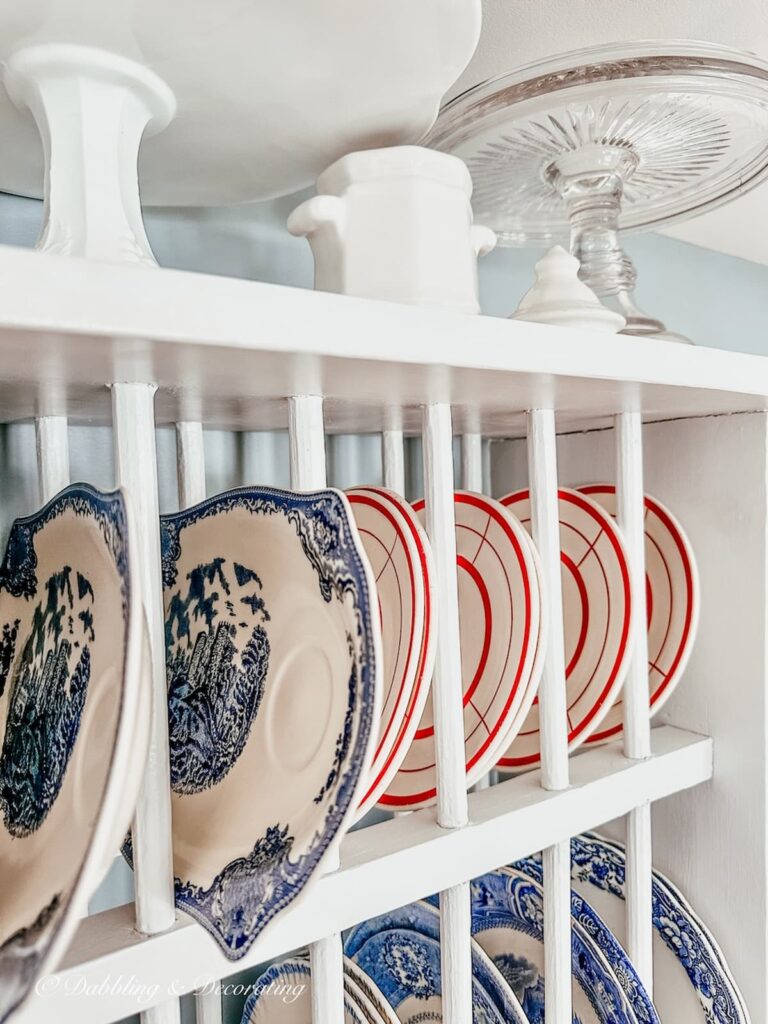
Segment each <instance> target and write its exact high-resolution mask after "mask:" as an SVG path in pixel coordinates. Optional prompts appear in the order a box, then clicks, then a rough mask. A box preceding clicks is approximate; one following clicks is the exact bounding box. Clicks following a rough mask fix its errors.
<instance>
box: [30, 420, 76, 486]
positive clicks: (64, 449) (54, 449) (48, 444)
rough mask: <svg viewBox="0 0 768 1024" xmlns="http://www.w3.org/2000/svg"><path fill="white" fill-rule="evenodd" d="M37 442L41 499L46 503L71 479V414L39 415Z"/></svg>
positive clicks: (36, 428) (36, 433)
mask: <svg viewBox="0 0 768 1024" xmlns="http://www.w3.org/2000/svg"><path fill="white" fill-rule="evenodd" d="M35 442H36V447H37V479H38V483H39V487H40V501H41V502H43V503H45V502H46V501H50V500H51V498H52V497H53V496H54V495H55V494H58V492H59V491H60V490H62V488H64V487H66V486H67V484H68V483H69V481H70V479H71V478H70V472H69V439H68V437H67V417H66V416H38V417H37V418H36V419H35Z"/></svg>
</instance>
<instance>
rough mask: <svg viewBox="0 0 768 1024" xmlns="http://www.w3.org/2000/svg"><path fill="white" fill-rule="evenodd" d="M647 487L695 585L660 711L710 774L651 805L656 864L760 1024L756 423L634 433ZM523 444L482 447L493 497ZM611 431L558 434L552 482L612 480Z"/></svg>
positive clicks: (767, 736)
mask: <svg viewBox="0 0 768 1024" xmlns="http://www.w3.org/2000/svg"><path fill="white" fill-rule="evenodd" d="M643 433H644V441H645V467H644V468H645V489H646V491H647V492H648V493H650V494H652V495H653V496H654V497H656V498H658V499H659V500H661V501H662V502H663V503H664V504H666V505H668V507H669V508H670V510H671V511H672V512H673V513H674V514H675V516H676V517H677V518H678V519H679V520H680V522H681V523H682V525H683V527H684V529H685V530H686V532H687V533H688V535H689V537H690V540H691V543H692V545H693V549H694V552H695V555H696V559H697V562H698V567H699V572H700V577H701V594H702V611H701V622H700V626H699V632H698V636H697V640H696V644H695V646H694V649H693V654H692V656H691V660H690V662H689V665H688V668H687V670H686V672H685V675H684V678H683V680H682V682H681V683H680V685H679V687H678V689H677V691H676V692H675V694H674V695H673V696H672V698H671V699H670V701H669V703H668V704H667V705H666V706H665V707H664V708H663V709H662V711H661V713H660V714H659V716H658V719H659V720H660V721H664V722H671V723H675V724H682V723H685V726H686V728H691V729H694V730H695V731H697V732H701V733H705V734H707V735H710V736H712V737H713V740H714V744H715V775H714V779H713V781H712V782H711V783H709V784H708V785H706V786H702V787H699V788H698V789H697V790H696V791H695V792H692V793H690V794H686V796H685V797H672V798H671V799H670V800H668V801H665V802H664V803H661V804H656V805H654V807H653V823H654V829H653V852H654V864H655V866H656V867H658V868H659V869H660V870H661V871H662V872H663V873H665V874H666V875H668V876H669V877H670V878H671V879H672V881H673V882H675V884H677V885H678V886H679V888H680V889H681V891H682V892H683V893H684V894H685V896H686V897H687V898H688V899H689V900H690V902H691V904H692V905H693V907H694V909H695V910H696V911H697V913H699V914H700V915H701V917H702V919H703V920H704V921H705V923H708V924H709V925H710V926H711V928H712V932H713V934H714V935H715V938H716V939H717V941H718V943H720V945H721V946H722V948H723V951H724V953H725V957H726V959H727V961H728V962H729V964H730V965H731V968H732V970H733V972H734V974H735V977H736V979H737V981H738V983H739V986H740V987H741V989H742V991H743V993H744V996H745V999H746V1002H747V1005H748V1006H749V1008H750V1011H751V1014H752V1019H753V1020H754V1021H762V1020H766V1019H768V969H767V968H768V933H767V932H766V914H765V905H766V904H765V901H766V878H767V877H768V850H767V849H766V765H767V755H766V745H767V743H768V726H767V724H766V695H765V678H766V672H767V671H768V665H767V664H766V648H765V629H766V626H765V624H766V621H767V620H768V600H767V597H766V593H767V590H766V587H767V584H768V572H767V571H766V559H767V557H768V533H767V530H768V504H767V493H768V476H767V473H766V458H767V456H768V418H767V417H766V416H765V415H763V414H753V415H749V414H747V415H736V416H714V417H701V418H696V419H690V420H685V421H682V422H681V421H677V422H667V423H654V424H649V425H647V426H646V427H645V429H644V431H643ZM525 461H526V460H525V444H524V443H523V442H519V441H513V442H509V443H504V442H494V444H493V445H492V464H493V484H494V493H498V494H502V493H505V492H506V491H508V490H512V489H513V488H515V487H519V486H524V485H525V482H526V468H525ZM613 467H614V437H613V431H610V430H605V431H594V432H587V433H572V434H565V435H562V436H560V438H559V442H558V468H559V472H560V482H561V484H564V485H569V484H579V483H587V482H590V481H598V480H610V479H612V476H613V473H614V468H613Z"/></svg>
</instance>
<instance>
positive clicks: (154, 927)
mask: <svg viewBox="0 0 768 1024" xmlns="http://www.w3.org/2000/svg"><path fill="white" fill-rule="evenodd" d="M154 394H155V386H154V385H153V384H135V383H116V384H113V385H112V418H113V426H114V435H115V463H116V469H117V479H118V483H119V484H120V485H121V486H123V487H124V488H125V490H126V494H127V500H128V501H129V502H130V504H131V508H132V510H133V515H134V521H135V525H136V541H137V548H138V550H137V552H136V559H135V563H134V564H135V566H136V570H137V572H138V581H137V582H138V586H139V587H140V589H141V595H142V604H143V608H144V614H145V617H146V622H147V627H148V631H149V647H150V654H151V673H152V683H153V687H152V690H153V698H152V700H153V708H152V710H153V714H152V732H151V736H150V745H149V754H148V756H147V765H146V769H145V772H144V780H143V782H142V787H141V793H140V795H139V800H138V804H137V807H136V814H135V816H134V820H133V829H132V834H133V865H134V871H135V892H136V925H137V928H138V929H139V931H141V932H144V933H146V934H153V933H155V932H162V931H165V930H166V929H167V928H170V927H171V925H173V923H174V921H175V919H176V910H175V906H174V890H173V853H172V847H171V791H170V785H169V775H168V700H167V695H166V682H165V637H164V628H163V588H162V576H161V566H160V530H159V527H158V523H159V508H158V494H157V459H156V451H155V414H154ZM142 1019H143V1021H144V1022H145V1024H178V1022H179V1020H180V1008H179V1001H178V1000H177V999H173V1000H169V1001H168V1002H166V1003H163V1004H161V1005H160V1006H157V1007H153V1008H152V1009H151V1010H146V1011H144V1013H143V1014H142Z"/></svg>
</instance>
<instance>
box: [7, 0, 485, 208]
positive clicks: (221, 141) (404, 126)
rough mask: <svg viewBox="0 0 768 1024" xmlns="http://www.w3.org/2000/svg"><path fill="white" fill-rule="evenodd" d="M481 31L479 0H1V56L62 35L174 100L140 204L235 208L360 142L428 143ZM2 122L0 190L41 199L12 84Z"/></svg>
mask: <svg viewBox="0 0 768 1024" xmlns="http://www.w3.org/2000/svg"><path fill="white" fill-rule="evenodd" d="M479 33H480V0H419V3H418V4H410V3H405V4H395V5H393V4H392V3H389V2H387V0H332V2H331V0H293V2H292V3H285V0H260V2H259V3H243V2H242V0H216V2H215V3H211V2H210V0H153V2H152V3H141V4H137V3H135V0H110V3H108V4H98V3H96V4H94V3H91V2H89V0H58V2H57V3H55V4H53V5H51V4H49V3H44V2H37V0H32V2H30V3H29V4H23V5H21V6H17V5H12V6H7V5H4V6H2V8H0V40H1V41H2V42H1V44H0V60H2V61H5V60H6V59H7V58H8V57H9V56H10V54H12V53H13V52H14V51H16V50H17V49H18V48H19V47H20V46H30V45H35V44H44V43H51V42H53V43H57V42H66V43H74V44H80V45H83V46H89V47H103V48H104V49H106V50H108V51H109V52H110V53H114V54H117V55H119V56H122V57H127V58H129V59H131V60H137V59H138V60H140V61H141V62H142V63H144V64H146V66H147V67H148V68H150V69H151V70H152V71H154V72H155V73H156V74H158V75H159V76H160V78H161V79H163V80H164V81H165V82H166V84H167V85H168V86H169V87H170V89H171V90H172V91H173V93H174V94H175V97H176V101H177V106H178V115H177V117H176V119H175V120H174V121H173V122H172V124H171V125H170V126H169V127H168V128H167V129H166V130H165V131H163V132H160V133H159V134H158V135H156V136H153V137H152V138H147V139H146V140H145V142H144V143H143V144H142V149H141V158H140V160H139V178H140V182H141V192H142V199H143V201H144V202H145V203H148V204H150V205H166V204H170V205H175V206H187V205H192V206H208V205H226V204H230V203H242V202H249V201H251V200H255V199H264V198H268V197H270V196H277V195H285V194H287V193H290V192H295V191H296V190H297V189H300V188H302V187H304V186H306V185H310V184H312V183H313V182H314V179H315V178H316V177H317V176H318V174H319V173H320V172H321V171H323V170H324V169H325V168H326V167H327V166H328V165H329V164H330V163H332V162H333V161H334V160H336V159H337V158H338V157H340V156H343V155H344V154H346V153H350V152H352V151H354V150H358V149H368V148H370V147H371V146H373V145H379V146H381V145H397V144H400V143H405V142H415V141H417V140H418V139H419V138H420V137H421V135H422V134H423V133H424V132H425V131H426V130H427V129H428V128H429V127H430V125H431V124H432V122H433V121H434V119H435V117H436V116H437V111H438V107H439V104H440V100H441V98H442V96H443V93H444V92H445V90H446V89H447V88H448V87H449V86H450V85H451V83H452V82H454V81H455V80H456V78H458V76H459V75H460V74H461V72H462V70H463V69H464V66H465V64H466V63H467V61H468V60H469V58H470V57H471V56H472V52H473V51H474V48H475V45H476V43H477V39H478V36H479ZM0 125H2V131H3V138H4V140H5V145H4V146H3V147H2V153H0V188H2V189H3V190H5V191H9V192H15V193H19V194H22V195H33V196H37V197H39V196H41V195H42V188H43V159H42V154H43V149H42V144H41V142H40V138H39V136H38V132H37V129H36V128H35V125H34V123H33V121H32V117H31V115H30V114H29V113H28V112H20V111H17V110H16V109H15V108H14V106H13V104H12V102H11V100H10V99H9V97H8V96H7V94H6V92H5V90H4V89H2V90H0ZM105 137H106V136H105ZM105 145H106V143H105ZM126 173H127V174H129V173H130V168H128V169H126ZM115 184H116V185H117V182H116V183H115Z"/></svg>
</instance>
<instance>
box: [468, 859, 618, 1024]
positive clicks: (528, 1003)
mask: <svg viewBox="0 0 768 1024" xmlns="http://www.w3.org/2000/svg"><path fill="white" fill-rule="evenodd" d="M471 891H472V935H473V936H475V937H476V938H477V940H478V941H479V942H480V944H481V945H482V944H483V942H482V935H483V933H484V932H487V931H492V930H494V931H495V930H500V929H503V930H505V931H509V933H510V938H509V942H508V944H507V943H505V946H506V948H505V949H504V952H503V954H502V955H501V956H499V955H498V954H496V953H494V954H493V955H492V957H491V958H492V960H493V962H494V964H495V966H496V967H497V969H498V970H499V971H500V972H501V973H502V974H503V975H504V977H505V979H506V980H507V982H508V983H510V984H512V983H515V984H517V985H518V986H519V987H518V988H517V989H513V991H515V995H516V996H517V997H518V999H519V1000H520V1002H521V1004H522V1006H523V1010H524V1012H525V1014H526V1016H527V1018H528V1020H529V1022H530V1024H542V1022H543V1021H544V1003H543V991H544V986H543V981H544V979H543V976H542V974H541V970H540V967H539V964H540V963H541V962H543V942H544V893H543V890H542V888H541V886H540V885H539V884H538V882H536V881H535V880H534V879H532V878H529V877H527V876H525V875H523V874H522V873H519V872H515V871H512V870H510V871H500V872H492V873H490V874H487V875H483V876H482V877H481V878H476V879H474V880H473V881H472V883H471ZM515 933H516V934H517V935H518V936H528V937H530V938H532V939H534V940H535V941H536V942H537V943H540V944H542V956H541V958H540V959H539V961H538V964H537V963H533V962H532V961H530V960H529V959H527V958H525V957H521V956H520V955H519V950H516V949H515V938H514V935H515ZM571 951H572V960H571V963H572V970H573V979H574V981H575V983H576V984H577V985H578V987H579V989H580V990H581V991H582V992H583V994H584V996H585V997H586V1000H587V1001H588V1003H589V1005H590V1006H591V1008H592V1011H593V1012H594V1017H595V1020H596V1021H599V1022H600V1024H635V1020H636V1019H635V1017H634V1015H633V1013H632V1010H631V1008H630V1005H629V1003H628V1001H627V999H626V997H625V995H624V993H623V992H622V990H621V988H620V987H619V985H618V983H617V981H616V979H615V978H614V976H613V974H612V973H611V970H610V968H609V966H608V964H607V963H606V962H605V960H604V959H603V958H602V956H601V955H600V954H599V952H598V951H597V949H596V948H595V947H594V946H593V944H592V943H591V941H590V940H589V937H588V936H587V935H586V934H585V933H584V932H583V930H582V929H581V927H580V925H579V924H578V923H575V922H574V924H573V927H572V930H571ZM573 1019H574V1022H578V1021H579V1018H578V1016H577V1015H575V1014H574V1018H573Z"/></svg>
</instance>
